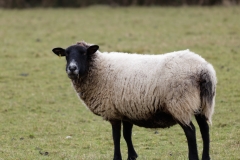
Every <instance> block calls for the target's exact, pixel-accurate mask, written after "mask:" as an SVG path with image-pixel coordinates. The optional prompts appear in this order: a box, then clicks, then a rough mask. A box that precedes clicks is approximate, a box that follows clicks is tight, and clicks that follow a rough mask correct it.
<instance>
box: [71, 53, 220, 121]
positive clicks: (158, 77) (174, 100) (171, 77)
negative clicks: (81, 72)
mask: <svg viewBox="0 0 240 160" xmlns="http://www.w3.org/2000/svg"><path fill="white" fill-rule="evenodd" d="M95 54H96V57H95V59H94V63H93V67H92V68H91V70H90V72H89V75H88V78H87V80H86V82H85V83H84V84H76V83H74V86H75V89H76V91H77V92H78V95H79V97H80V98H81V99H82V100H83V101H84V102H85V104H86V106H87V107H88V108H89V109H90V110H91V111H92V112H94V113H95V114H97V115H100V116H102V117H104V118H105V119H106V120H111V119H120V120H121V119H124V118H128V119H132V120H147V119H149V118H150V117H151V116H152V115H154V114H155V113H156V112H157V111H161V112H165V113H168V114H171V115H172V116H173V117H174V119H176V120H177V121H179V122H181V123H182V124H186V125H188V124H189V123H190V121H191V117H192V116H193V115H194V114H195V113H202V114H204V115H206V117H207V118H208V120H209V122H211V116H212V114H213V110H214V109H213V108H214V103H213V104H212V106H210V107H209V106H208V107H205V108H201V99H200V90H199V85H198V84H197V81H198V80H199V78H200V77H199V75H200V73H201V72H202V71H206V72H210V73H211V75H212V76H211V78H212V79H213V82H214V84H213V86H214V87H215V85H216V78H215V77H216V76H215V71H214V69H213V67H212V66H211V65H210V64H209V63H207V62H206V61H205V60H204V59H203V58H202V57H200V56H199V55H197V54H195V53H193V52H191V51H189V50H183V51H177V52H171V53H167V54H163V55H139V54H128V53H118V52H111V53H107V52H104V53H101V52H100V51H97V52H96V53H95ZM213 90H215V88H214V89H213Z"/></svg>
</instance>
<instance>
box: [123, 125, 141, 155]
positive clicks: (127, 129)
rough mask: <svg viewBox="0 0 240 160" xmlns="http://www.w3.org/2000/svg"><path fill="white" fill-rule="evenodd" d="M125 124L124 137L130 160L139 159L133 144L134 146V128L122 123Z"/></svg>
mask: <svg viewBox="0 0 240 160" xmlns="http://www.w3.org/2000/svg"><path fill="white" fill-rule="evenodd" d="M122 122H123V137H124V139H125V141H126V143H127V147H128V160H135V159H137V157H138V155H137V153H136V151H135V150H134V147H133V144H132V128H133V124H132V123H129V122H126V121H122Z"/></svg>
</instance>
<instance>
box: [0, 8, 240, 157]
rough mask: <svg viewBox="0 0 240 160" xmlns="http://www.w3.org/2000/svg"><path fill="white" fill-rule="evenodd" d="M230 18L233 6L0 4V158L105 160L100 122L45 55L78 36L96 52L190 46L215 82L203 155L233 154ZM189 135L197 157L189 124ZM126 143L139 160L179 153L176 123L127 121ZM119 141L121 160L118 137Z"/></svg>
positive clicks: (105, 136) (238, 122)
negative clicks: (154, 125) (151, 125)
mask: <svg viewBox="0 0 240 160" xmlns="http://www.w3.org/2000/svg"><path fill="white" fill-rule="evenodd" d="M239 15H240V8H239V7H204V8H202V7H178V8H171V7H166V8H164V7H148V8H145V7H130V8H110V7H106V6H94V7H88V8H81V9H50V8H49V9H39V8H37V9H28V10H0V24H1V27H0V28H1V29H0V37H1V43H0V97H1V98H0V124H1V125H0V160H2V159H3V160H16V159H19V160H20V159H24V160H32V159H36V160H45V159H49V160H50V159H51V160H52V159H56V160H59V159H64V160H68V159H69V160H75V159H80V160H105V159H112V157H113V142H112V137H111V126H110V124H109V123H108V122H106V121H104V120H102V118H101V117H97V116H95V115H93V114H92V113H91V112H90V111H89V110H87V109H86V107H84V106H83V105H82V104H81V102H80V101H79V99H78V98H77V96H76V94H75V92H74V90H73V88H72V86H71V84H70V80H69V79H68V78H67V75H66V73H65V59H64V58H58V57H57V56H55V55H54V54H53V53H52V52H51V50H52V48H54V47H67V46H69V45H71V44H74V43H76V42H77V41H81V40H85V41H86V42H89V43H94V44H98V45H99V46H100V50H101V51H122V52H132V53H134V52H136V53H141V54H142V53H149V54H162V53H166V52H171V51H177V50H182V49H190V50H192V51H194V52H196V53H198V54H200V55H201V56H202V57H204V58H205V59H206V60H207V61H209V62H210V63H212V64H213V66H214V68H215V69H216V72H217V77H218V86H217V97H216V107H215V114H214V116H213V125H212V126H211V131H210V135H211V151H210V153H211V157H212V159H214V160H237V159H238V160H239V159H240V116H239V113H240V106H239V104H240V88H239V85H238V84H239V82H240V64H239V59H240V43H239V42H240V36H239V35H240V21H239ZM193 122H194V124H195V126H196V127H197V125H196V122H195V120H194V121H193ZM68 136H70V137H68ZM197 141H198V147H199V155H200V154H201V149H202V143H201V142H202V141H201V136H200V134H199V128H198V127H197ZM133 142H134V145H135V149H136V151H137V153H138V155H139V158H138V159H139V160H171V159H172V160H175V159H184V160H185V159H187V142H186V138H185V135H184V133H183V131H182V129H181V128H180V127H179V126H174V127H171V128H169V129H157V130H151V129H144V128H140V127H134V129H133ZM121 145H122V153H123V158H124V159H126V158H127V151H126V144H125V143H124V140H122V141H121Z"/></svg>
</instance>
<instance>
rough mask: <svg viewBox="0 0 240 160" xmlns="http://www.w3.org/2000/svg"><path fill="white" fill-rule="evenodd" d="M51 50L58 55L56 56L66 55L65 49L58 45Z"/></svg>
mask: <svg viewBox="0 0 240 160" xmlns="http://www.w3.org/2000/svg"><path fill="white" fill-rule="evenodd" d="M52 51H53V53H55V54H56V55H58V56H60V57H61V56H65V55H66V54H65V49H63V48H60V47H58V48H53V49H52Z"/></svg>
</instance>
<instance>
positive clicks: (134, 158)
mask: <svg viewBox="0 0 240 160" xmlns="http://www.w3.org/2000/svg"><path fill="white" fill-rule="evenodd" d="M137 157H138V156H137V155H135V156H131V157H128V159H127V160H136V159H137Z"/></svg>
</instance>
